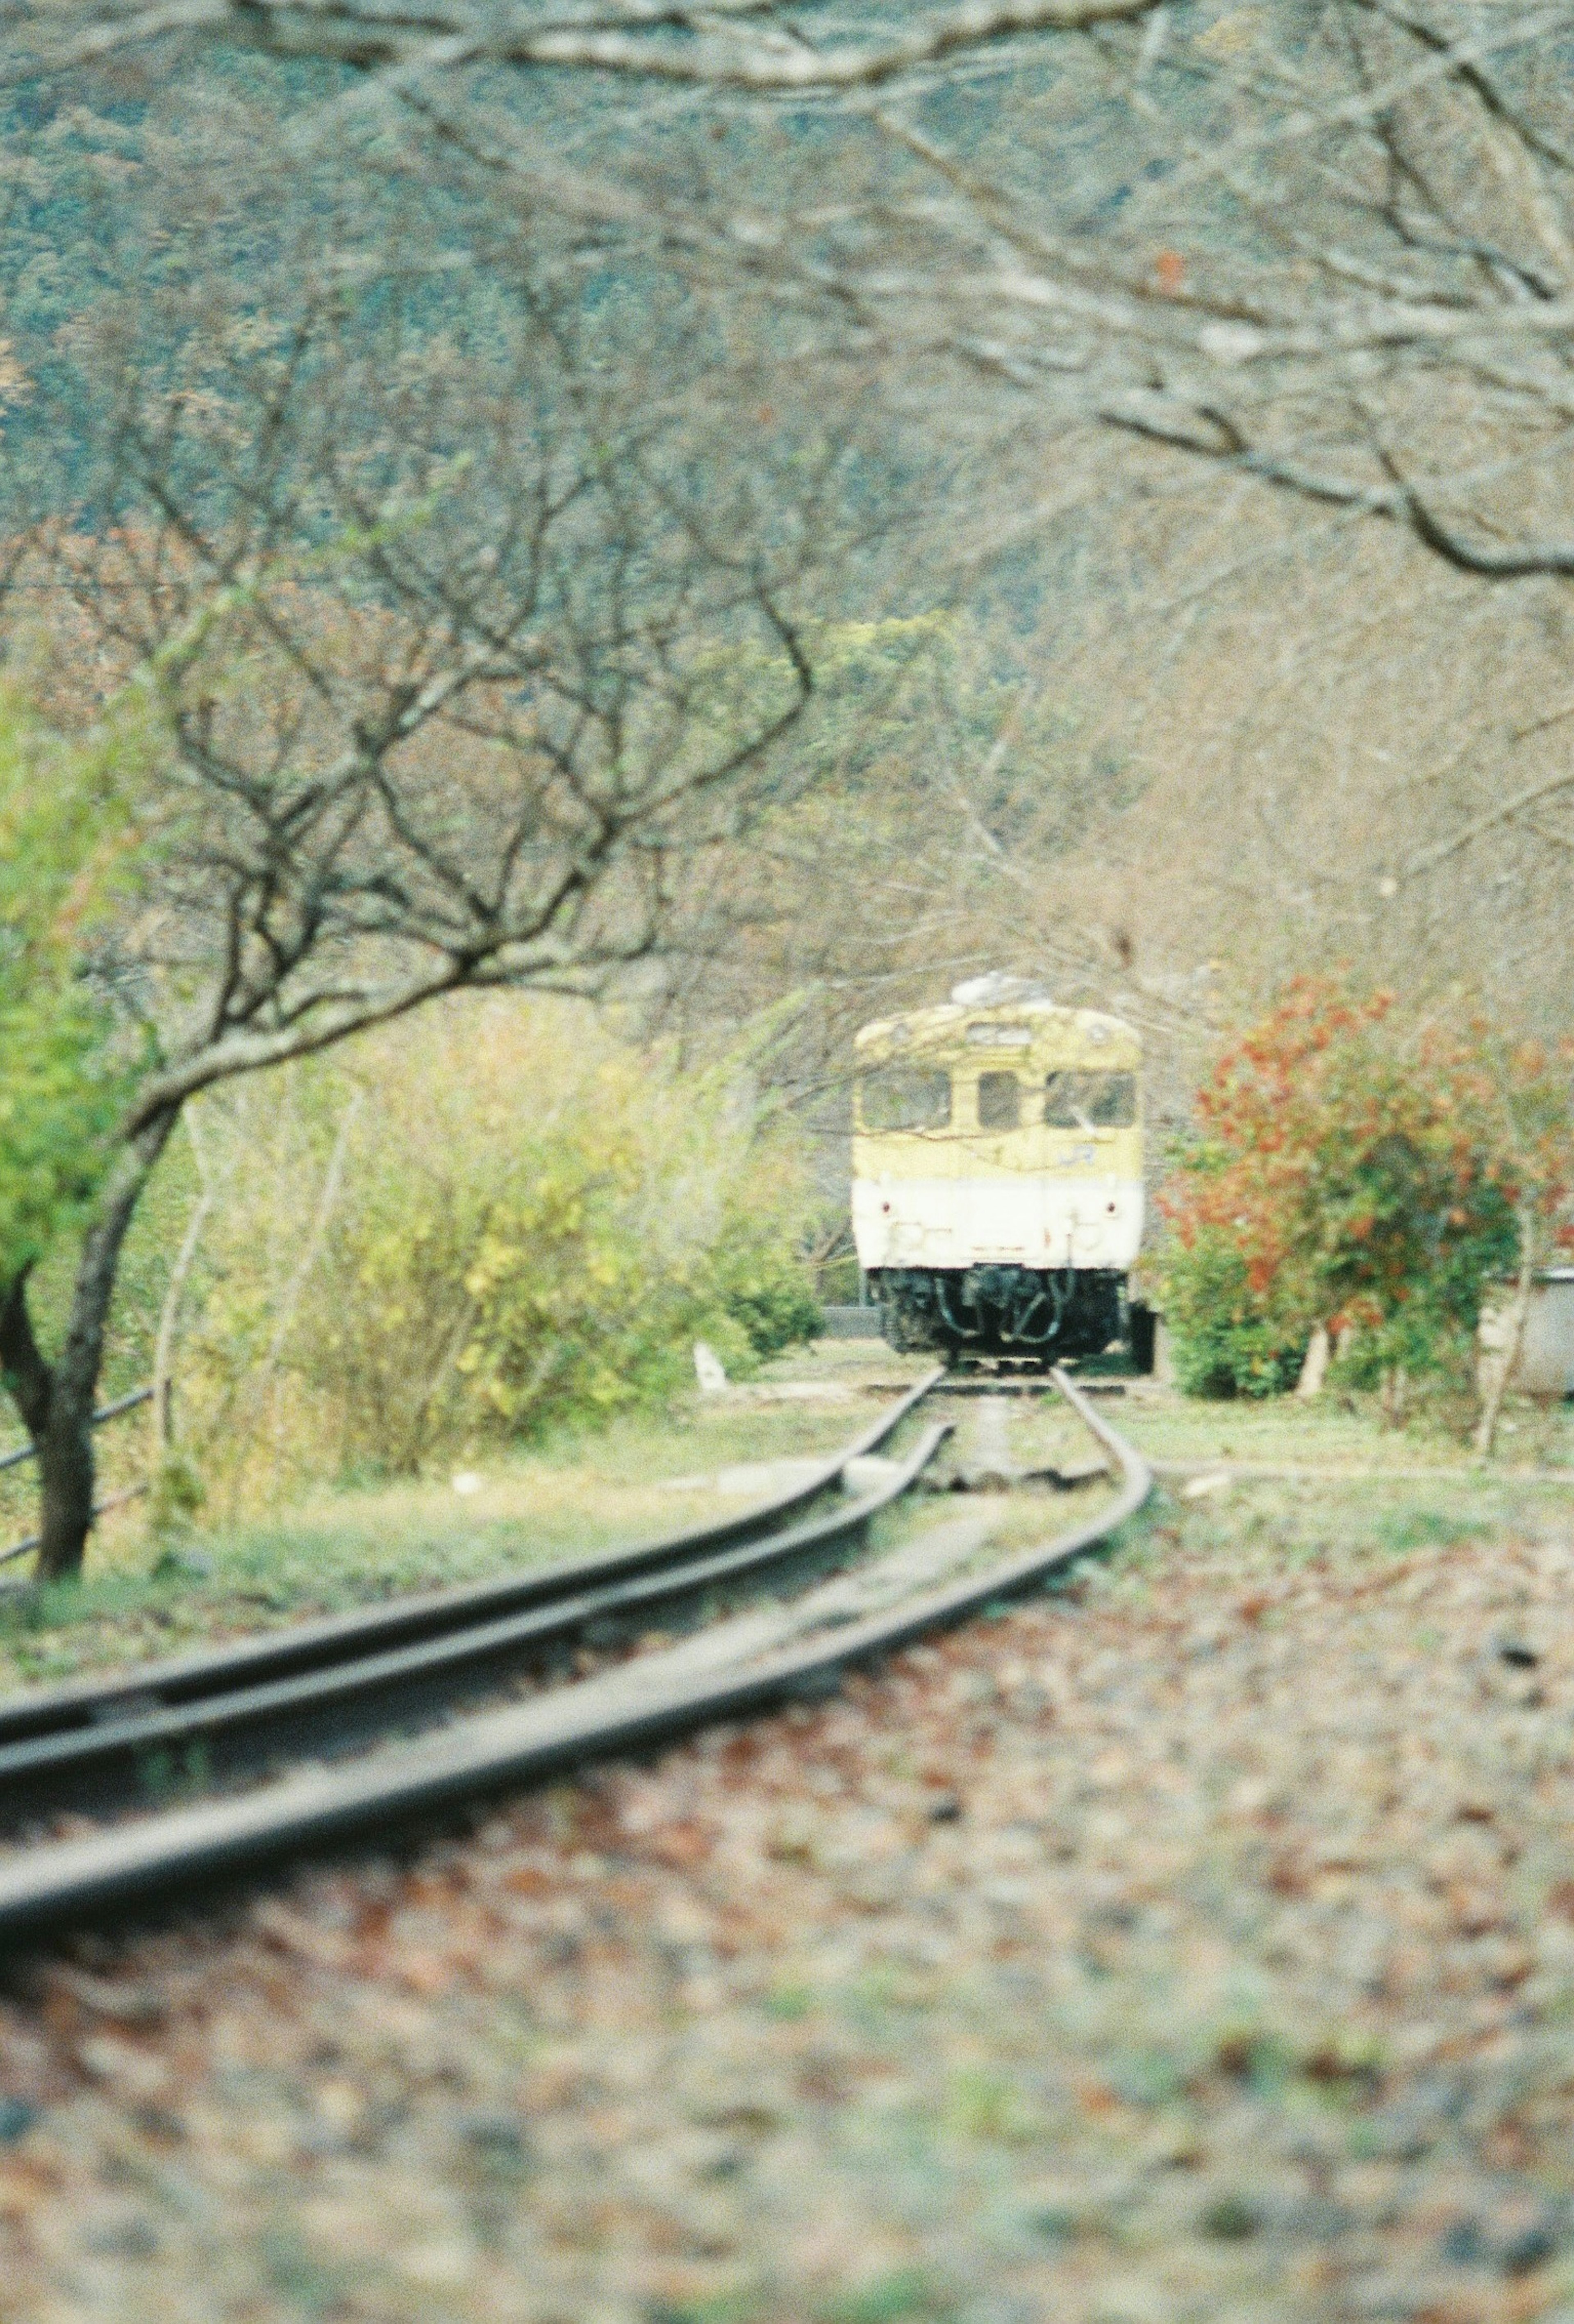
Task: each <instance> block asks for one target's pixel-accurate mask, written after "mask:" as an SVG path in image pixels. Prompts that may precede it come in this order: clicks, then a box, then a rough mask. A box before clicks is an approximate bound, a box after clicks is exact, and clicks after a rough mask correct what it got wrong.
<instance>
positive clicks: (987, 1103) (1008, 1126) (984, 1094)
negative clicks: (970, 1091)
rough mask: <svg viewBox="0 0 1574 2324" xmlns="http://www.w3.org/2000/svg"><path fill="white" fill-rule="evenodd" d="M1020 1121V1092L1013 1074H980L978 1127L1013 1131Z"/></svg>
mask: <svg viewBox="0 0 1574 2324" xmlns="http://www.w3.org/2000/svg"><path fill="white" fill-rule="evenodd" d="M1020 1120H1022V1090H1021V1087H1020V1084H1018V1082H1017V1078H1016V1075H1015V1074H979V1076H978V1127H979V1129H980V1130H1014V1129H1015V1128H1016V1125H1017V1123H1018V1122H1019V1121H1020Z"/></svg>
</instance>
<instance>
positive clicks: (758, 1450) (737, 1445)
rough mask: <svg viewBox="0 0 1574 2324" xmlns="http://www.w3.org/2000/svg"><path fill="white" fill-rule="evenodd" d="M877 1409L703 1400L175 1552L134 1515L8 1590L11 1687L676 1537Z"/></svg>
mask: <svg viewBox="0 0 1574 2324" xmlns="http://www.w3.org/2000/svg"><path fill="white" fill-rule="evenodd" d="M878 1409H879V1405H878V1402H877V1400H876V1399H875V1397H863V1396H852V1397H842V1398H840V1399H838V1400H831V1399H828V1400H826V1401H824V1402H820V1401H807V1400H804V1401H793V1402H790V1403H784V1404H767V1403H756V1402H752V1401H745V1400H743V1399H737V1400H735V1399H733V1398H731V1397H716V1398H714V1399H701V1398H694V1399H690V1400H688V1401H686V1402H685V1403H684V1404H683V1405H682V1406H680V1407H678V1408H677V1409H675V1410H674V1411H673V1412H672V1413H671V1414H670V1415H667V1416H638V1417H634V1416H630V1417H628V1418H625V1419H621V1420H619V1421H617V1422H616V1423H615V1424H614V1425H612V1426H611V1427H609V1428H607V1429H606V1430H604V1431H602V1432H600V1433H599V1434H596V1435H585V1434H575V1435H564V1436H562V1437H561V1438H560V1439H558V1440H556V1441H555V1442H553V1443H551V1444H550V1445H549V1446H547V1447H546V1448H545V1449H542V1450H539V1451H534V1452H530V1453H528V1454H525V1453H516V1454H513V1455H506V1456H502V1457H498V1458H495V1459H494V1460H491V1461H489V1462H487V1463H486V1467H485V1468H484V1469H480V1470H478V1471H476V1472H473V1474H474V1475H475V1477H476V1479H477V1481H476V1482H475V1483H474V1484H473V1486H472V1487H471V1489H468V1490H466V1491H464V1492H459V1491H456V1489H455V1485H454V1480H453V1478H452V1477H451V1476H450V1475H448V1474H442V1475H438V1476H433V1477H429V1478H423V1479H413V1480H404V1481H401V1482H398V1483H384V1484H360V1485H347V1486H341V1487H339V1488H338V1489H326V1488H325V1489H319V1491H317V1492H315V1493H313V1494H311V1495H310V1496H308V1497H306V1498H305V1499H302V1500H301V1502H300V1503H299V1504H298V1505H297V1506H295V1507H294V1508H286V1509H282V1510H281V1511H280V1512H279V1513H278V1514H277V1515H276V1516H274V1517H270V1518H269V1519H268V1520H267V1521H266V1522H264V1523H253V1524H249V1525H241V1526H233V1527H228V1528H223V1529H218V1528H203V1527H201V1526H198V1527H197V1528H195V1529H193V1530H192V1531H191V1532H190V1534H189V1535H184V1536H183V1537H182V1538H181V1542H180V1544H179V1545H178V1547H177V1548H176V1550H175V1551H174V1552H173V1553H172V1554H171V1549H170V1547H169V1545H167V1544H163V1543H160V1542H158V1541H156V1540H154V1539H152V1538H151V1537H150V1536H149V1535H148V1534H147V1532H146V1529H145V1528H144V1527H142V1526H138V1525H135V1524H132V1523H123V1524H122V1525H121V1526H119V1527H118V1528H117V1529H116V1530H114V1531H108V1530H107V1529H106V1535H104V1536H103V1537H102V1538H101V1539H99V1540H96V1541H95V1543H94V1545H93V1546H92V1549H91V1551H90V1553H89V1562H88V1573H87V1575H86V1577H85V1579H84V1580H83V1581H82V1582H79V1583H62V1584H57V1585H55V1586H54V1587H52V1588H50V1589H47V1590H42V1591H32V1590H22V1591H17V1592H16V1593H15V1594H14V1595H12V1596H9V1597H4V1598H0V1686H4V1685H6V1684H11V1685H15V1684H18V1683H23V1684H26V1683H49V1682H52V1681H60V1680H63V1679H66V1678H69V1677H70V1676H72V1675H73V1674H76V1673H77V1672H79V1671H83V1670H88V1669H92V1668H95V1667H100V1666H105V1667H107V1666H113V1665H119V1664H122V1663H129V1662H136V1661H141V1660H145V1659H147V1658H148V1657H150V1656H159V1655H168V1654H178V1653H181V1651H183V1650H184V1649H186V1648H188V1647H196V1646H201V1645H203V1644H206V1643H208V1642H211V1641H213V1640H216V1639H218V1638H222V1637H230V1636H234V1635H236V1634H238V1633H240V1632H243V1631H247V1630H257V1629H266V1628H273V1627H276V1626H278V1625H280V1624H282V1623H284V1622H287V1621H291V1620H298V1619H300V1618H302V1617H304V1616H309V1615H313V1614H328V1613H336V1612H340V1611H343V1610H344V1609H347V1608H350V1607H353V1606H356V1605H360V1604H365V1603H367V1602H370V1601H373V1600H379V1599H383V1598H387V1597H391V1596H393V1595H394V1594H396V1593H398V1592H400V1591H412V1590H421V1589H430V1588H433V1587H437V1586H440V1585H442V1584H444V1583H449V1582H468V1581H477V1580H481V1579H484V1578H485V1577H486V1576H487V1575H488V1574H493V1573H497V1572H505V1571H506V1570H508V1569H509V1568H511V1567H516V1566H525V1565H532V1564H537V1563H544V1562H551V1561H553V1560H556V1559H559V1558H566V1557H572V1556H575V1555H581V1554H586V1553H588V1552H591V1551H595V1550H597V1549H601V1548H606V1547H611V1546H613V1545H616V1544H618V1543H622V1542H634V1541H639V1540H642V1539H644V1538H648V1537H650V1536H652V1535H657V1534H662V1533H668V1532H673V1531H676V1530H677V1529H678V1528H680V1527H681V1526H686V1525H690V1524H698V1523H699V1522H701V1521H702V1520H704V1519H707V1518H711V1517H721V1516H725V1515H727V1514H728V1513H730V1512H731V1511H733V1510H736V1509H740V1508H745V1507H746V1506H747V1504H748V1500H749V1499H752V1498H761V1499H763V1498H764V1497H765V1494H766V1493H767V1492H768V1490H769V1489H770V1486H769V1484H768V1482H764V1481H763V1482H762V1483H761V1484H760V1485H759V1486H758V1487H757V1488H756V1489H755V1491H754V1492H752V1493H751V1492H740V1491H734V1492H729V1493H723V1492H720V1491H718V1489H717V1487H716V1480H717V1475H718V1471H722V1470H726V1469H731V1468H736V1467H737V1466H739V1465H742V1464H751V1463H755V1462H774V1461H779V1460H782V1459H790V1458H792V1457H795V1456H800V1455H806V1454H815V1455H818V1454H820V1453H824V1452H832V1451H835V1450H836V1449H837V1448H838V1446H840V1445H842V1444H844V1443H847V1442H848V1441H849V1440H850V1439H851V1438H852V1437H853V1436H855V1435H856V1434H857V1433H858V1432H859V1431H860V1430H862V1429H863V1428H865V1427H866V1426H867V1425H868V1423H869V1421H870V1420H871V1419H872V1418H873V1417H874V1416H875V1413H876V1412H877V1411H878ZM462 1473H463V1472H461V1474H462ZM672 1480H686V1481H681V1482H680V1484H679V1486H678V1488H677V1489H674V1484H673V1481H672ZM466 1481H467V1482H469V1480H468V1479H467V1480H466Z"/></svg>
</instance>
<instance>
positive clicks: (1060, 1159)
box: [853, 978, 1143, 1362]
mask: <svg viewBox="0 0 1574 2324" xmlns="http://www.w3.org/2000/svg"><path fill="white" fill-rule="evenodd" d="M855 1048H856V1092H855V1100H854V1105H855V1117H854V1119H855V1126H854V1136H853V1234H854V1240H855V1241H856V1245H857V1252H858V1263H859V1265H860V1267H861V1268H863V1269H864V1270H865V1273H866V1277H867V1278H868V1281H869V1284H870V1286H871V1287H872V1288H873V1289H874V1291H875V1294H876V1296H877V1297H878V1299H879V1302H880V1307H881V1314H882V1322H883V1328H884V1334H885V1337H886V1338H887V1339H888V1340H889V1341H890V1342H891V1344H892V1345H893V1347H896V1348H900V1349H903V1350H908V1349H916V1348H934V1349H939V1350H941V1351H944V1352H946V1353H947V1354H949V1355H955V1354H958V1353H960V1352H963V1351H972V1352H976V1353H979V1354H993V1355H1009V1356H1019V1357H1030V1358H1031V1357H1039V1358H1042V1359H1043V1360H1054V1361H1058V1360H1060V1359H1061V1358H1062V1357H1067V1356H1073V1355H1088V1354H1093V1353H1097V1352H1098V1351H1101V1350H1103V1349H1105V1348H1106V1347H1107V1346H1108V1345H1109V1344H1110V1342H1112V1341H1116V1340H1122V1339H1132V1340H1134V1342H1135V1341H1140V1339H1141V1336H1142V1319H1141V1317H1140V1316H1139V1317H1138V1319H1137V1323H1136V1330H1135V1333H1134V1330H1133V1317H1132V1313H1131V1309H1130V1307H1129V1305H1128V1300H1127V1296H1126V1277H1127V1273H1128V1270H1129V1269H1130V1268H1131V1266H1132V1263H1133V1261H1134V1259H1135V1258H1136V1255H1137V1247H1138V1244H1139V1243H1140V1241H1141V1240H1142V1231H1143V1151H1142V1137H1143V1133H1142V1046H1141V1043H1140V1041H1139V1039H1138V1037H1137V1034H1136V1032H1135V1031H1134V1028H1132V1027H1131V1026H1130V1025H1128V1024H1125V1022H1123V1020H1122V1019H1120V1018H1118V1017H1111V1016H1106V1015H1104V1014H1103V1013H1101V1012H1100V1011H1098V1010H1090V1009H1064V1008H1060V1007H1057V1006H1056V1004H1055V1003H1054V1002H1053V1001H1051V1000H1049V999H1048V998H1047V997H1045V996H1043V995H1042V994H1041V993H1039V992H1037V991H1035V990H1034V989H1033V988H1032V987H1031V986H1024V985H1022V984H1020V983H1018V982H1016V981H1015V980H1008V979H1004V978H984V979H979V980H977V982H974V983H972V984H967V985H959V986H958V988H957V990H956V992H955V993H954V994H953V996H952V998H951V1000H950V1001H949V1002H947V1003H946V1004H945V1005H944V1006H942V1007H939V1008H934V1009H924V1010H917V1011H915V1012H914V1013H913V1014H912V1015H909V1016H904V1017H893V1018H889V1019H884V1020H882V1021H881V1022H880V1023H878V1024H874V1025H866V1027H865V1028H864V1029H863V1031H862V1032H861V1033H859V1034H858V1035H857V1037H856V1044H855ZM1137 1354H1138V1360H1139V1362H1140V1361H1142V1360H1143V1350H1142V1348H1141V1346H1140V1345H1139V1346H1138V1347H1137Z"/></svg>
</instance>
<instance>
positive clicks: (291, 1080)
mask: <svg viewBox="0 0 1574 2324" xmlns="http://www.w3.org/2000/svg"><path fill="white" fill-rule="evenodd" d="M739 1081H740V1076H739V1075H738V1074H736V1073H733V1072H729V1071H727V1070H718V1071H717V1072H715V1073H713V1074H685V1073H681V1072H680V1071H679V1070H678V1069H677V1067H676V1066H675V1065H673V1063H672V1062H671V1059H669V1058H667V1057H666V1056H663V1055H662V1054H661V1053H659V1052H654V1053H653V1052H650V1051H647V1050H642V1049H637V1048H635V1047H633V1046H631V1045H629V1044H626V1043H624V1042H620V1041H619V1040H617V1039H616V1037H614V1036H613V1035H612V1034H611V1033H610V1032H609V1031H608V1030H607V1029H606V1027H605V1026H604V1024H603V1023H602V1022H601V1020H600V1019H598V1018H597V1016H596V1015H595V1013H594V1012H593V1011H591V1010H588V1009H587V1008H584V1007H581V1006H579V1005H578V1004H570V1003H553V1002H541V1001H533V1002H526V1001H521V1000H516V999H514V998H512V997H505V996H493V997H490V998H488V999H486V1000H484V1001H465V1002H456V1003H454V1004H453V1005H451V1006H449V1007H448V1008H445V1009H441V1010H435V1011H433V1012H431V1013H430V1014H429V1015H428V1016H427V1017H425V1018H422V1019H414V1020H412V1021H411V1022H410V1023H408V1024H405V1025H403V1026H400V1027H398V1028H394V1030H392V1031H389V1032H387V1033H384V1034H383V1035H381V1036H379V1037H376V1038H375V1040H369V1041H367V1042H366V1043H364V1044H362V1045H360V1046H359V1047H357V1048H356V1050H354V1051H353V1052H351V1053H350V1054H349V1056H348V1057H347V1060H346V1061H345V1062H344V1063H338V1062H336V1063H335V1064H333V1065H321V1066H317V1067H311V1068H302V1069H300V1070H298V1071H296V1072H294V1073H292V1074H286V1075H284V1076H282V1077H281V1079H280V1081H279V1083H278V1084H276V1086H275V1089H274V1091H273V1092H272V1093H267V1094H266V1102H265V1103H264V1102H263V1094H264V1093H259V1092H258V1091H256V1090H242V1091H241V1092H239V1093H237V1094H236V1097H235V1099H234V1100H233V1101H232V1102H229V1103H228V1104H227V1105H225V1104H220V1103H218V1102H209V1103H208V1105H207V1106H206V1107H205V1108H204V1109H203V1112H202V1120H201V1127H200V1130H199V1136H200V1138H201V1139H202V1142H203V1145H204V1148H205V1150H206V1151H207V1154H208V1167H209V1171H210V1176H212V1177H213V1178H214V1179H215V1181H216V1182H218V1183H221V1185H222V1194H221V1197H220V1199H219V1200H218V1203H217V1206H216V1211H215V1217H214V1222H213V1225H212V1227H211V1229H210V1231H208V1234H207V1235H206V1237H205V1240H204V1247H203V1257H202V1260H201V1262H200V1265H199V1269H198V1270H197V1275H196V1276H195V1277H194V1278H193V1293H192V1326H191V1329H190V1332H189V1333H188V1335H187V1339H186V1342H185V1348H184V1351H183V1355H182V1358H181V1363H180V1365H179V1367H178V1369H179V1372H180V1377H181V1410H182V1411H183V1413H184V1414H185V1415H186V1416H187V1425H188V1431H189V1436H190V1442H191V1444H192V1448H193V1450H194V1451H195V1452H196V1453H197V1458H198V1461H199V1465H200V1466H201V1468H202V1470H203V1471H204V1475H205V1477H206V1478H207V1480H208V1482H209V1484H210V1485H211V1484H212V1483H213V1482H214V1480H215V1479H216V1478H217V1477H218V1476H219V1475H220V1474H221V1473H222V1475H223V1476H224V1477H225V1479H226V1480H227V1482H226V1484H225V1487H224V1490H223V1494H222V1498H223V1499H225V1500H226V1501H227V1503H228V1505H229V1507H230V1508H236V1507H237V1506H244V1505H245V1504H246V1503H247V1502H248V1501H253V1500H255V1499H256V1498H257V1496H258V1494H259V1493H260V1492H261V1491H263V1490H264V1489H269V1488H271V1487H273V1486H276V1484H277V1482H278V1481H279V1480H281V1479H282V1478H283V1477H285V1476H290V1477H294V1478H304V1477H307V1476H310V1475H323V1474H328V1473H339V1474H345V1473H355V1474H359V1475H363V1476H365V1475H373V1474H377V1475H383V1476H387V1475H391V1474H401V1473H403V1474H408V1473H410V1472H412V1471H415V1470H417V1469H419V1468H420V1467H421V1465H422V1464H423V1463H425V1462H430V1461H433V1460H436V1459H438V1458H440V1457H442V1456H444V1455H446V1454H448V1453H449V1452H456V1451H458V1450H459V1449H460V1448H463V1447H468V1446H472V1445H476V1444H478V1443H482V1442H485V1441H488V1440H497V1439H505V1438H515V1439H523V1438H532V1437H537V1436H539V1435H541V1434H542V1432H543V1431H544V1430H547V1429H549V1428H552V1427H556V1426H560V1425H565V1424H568V1425H584V1424H586V1423H592V1424H593V1423H595V1422H597V1421H598V1420H600V1419H601V1418H603V1417H605V1416H609V1415H610V1414H612V1413H613V1412H615V1411H616V1410H619V1409H621V1408H624V1407H626V1406H630V1405H635V1404H640V1403H650V1402H652V1401H654V1400H658V1399H661V1398H663V1397H669V1396H671V1395H672V1394H673V1393H675V1392H676V1391H678V1390H679V1389H681V1388H688V1387H691V1385H692V1382H693V1368H692V1346H693V1342H694V1341H695V1340H696V1339H704V1340H706V1341H708V1342H710V1343H711V1344H712V1345H713V1346H714V1347H715V1348H716V1350H717V1352H718V1354H719V1355H720V1356H721V1358H722V1360H723V1362H724V1363H725V1364H726V1365H727V1368H728V1369H729V1370H731V1371H733V1372H734V1373H735V1374H746V1373H747V1371H748V1369H750V1368H751V1366H752V1365H754V1364H755V1363H756V1362H757V1361H758V1360H760V1358H762V1357H763V1356H765V1355H769V1354H772V1353H773V1352H774V1351H776V1350H778V1349H779V1348H782V1347H783V1346H785V1345H787V1344H788V1343H789V1342H792V1341H793V1340H795V1339H800V1338H802V1337H804V1336H806V1335H807V1334H808V1333H811V1332H813V1331H814V1330H815V1328H816V1327H817V1325H818V1323H819V1307H818V1304H817V1303H816V1301H815V1299H814V1296H813V1288H812V1284H811V1281H810V1274H809V1270H808V1268H807V1267H806V1265H805V1263H804V1261H803V1259H802V1258H801V1247H802V1243H803V1238H804V1229H805V1224H806V1222H807V1220H808V1218H809V1216H810V1195H809V1192H808V1178H807V1175H806V1173H805V1171H804V1169H803V1168H802V1167H801V1162H800V1160H799V1157H798V1154H797V1151H796V1148H795V1145H794V1142H793V1139H792V1135H791V1133H790V1131H789V1130H787V1129H786V1128H785V1127H783V1126H782V1125H780V1124H778V1125H776V1126H774V1127H773V1128H772V1129H770V1130H763V1129H762V1128H761V1126H760V1125H759V1124H758V1123H757V1121H756V1120H755V1118H754V1115H753V1112H752V1111H751V1109H750V1108H748V1107H747V1106H745V1105H742V1104H740V1102H739V1096H738V1091H739Z"/></svg>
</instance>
